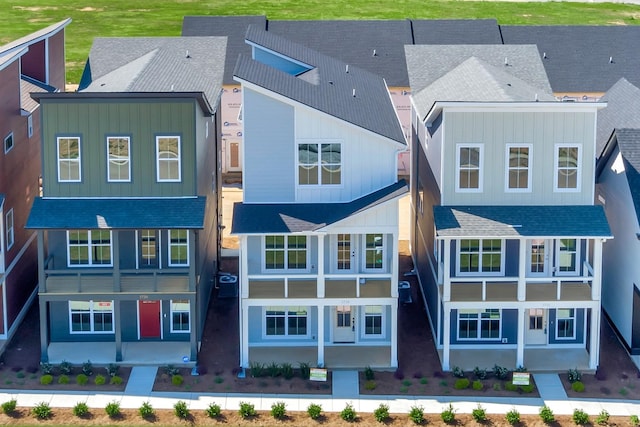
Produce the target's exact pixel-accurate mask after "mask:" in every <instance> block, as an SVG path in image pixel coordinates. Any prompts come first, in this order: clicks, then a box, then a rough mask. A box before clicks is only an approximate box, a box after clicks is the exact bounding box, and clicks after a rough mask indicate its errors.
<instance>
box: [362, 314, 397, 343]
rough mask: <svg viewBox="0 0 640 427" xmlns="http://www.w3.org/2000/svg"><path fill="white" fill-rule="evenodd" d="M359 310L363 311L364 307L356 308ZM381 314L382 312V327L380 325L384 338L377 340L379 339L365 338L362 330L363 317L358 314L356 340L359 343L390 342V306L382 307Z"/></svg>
mask: <svg viewBox="0 0 640 427" xmlns="http://www.w3.org/2000/svg"><path fill="white" fill-rule="evenodd" d="M358 309H359V310H362V311H364V306H361V307H359V308H358ZM383 312H384V320H385V322H384V325H382V327H383V329H384V333H383V335H384V338H379V337H367V336H366V335H364V328H365V324H364V315H363V313H359V316H358V319H359V322H358V323H359V327H358V337H359V338H358V339H359V340H360V341H361V342H390V341H391V307H390V306H384V307H383Z"/></svg>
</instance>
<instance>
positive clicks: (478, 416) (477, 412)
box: [471, 404, 487, 423]
mask: <svg viewBox="0 0 640 427" xmlns="http://www.w3.org/2000/svg"><path fill="white" fill-rule="evenodd" d="M471 416H472V417H473V419H474V420H476V422H478V423H483V422H485V421H486V420H487V411H485V409H484V408H483V407H482V406H480V404H478V407H477V408H475V409H473V410H472V411H471Z"/></svg>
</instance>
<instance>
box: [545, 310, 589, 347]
mask: <svg viewBox="0 0 640 427" xmlns="http://www.w3.org/2000/svg"><path fill="white" fill-rule="evenodd" d="M584 314H585V309H583V308H578V309H576V312H575V315H576V317H575V328H576V337H575V339H558V338H556V315H557V313H556V310H549V344H583V343H584V342H585V332H586V331H585V328H584Z"/></svg>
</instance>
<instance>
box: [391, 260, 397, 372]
mask: <svg viewBox="0 0 640 427" xmlns="http://www.w3.org/2000/svg"><path fill="white" fill-rule="evenodd" d="M396 258H397V257H396ZM391 367H392V368H397V367H398V301H397V300H396V301H394V302H393V303H392V304H391Z"/></svg>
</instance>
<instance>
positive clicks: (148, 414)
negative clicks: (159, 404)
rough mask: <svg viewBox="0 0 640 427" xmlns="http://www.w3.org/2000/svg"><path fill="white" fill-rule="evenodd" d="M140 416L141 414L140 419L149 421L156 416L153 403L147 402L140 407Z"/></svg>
mask: <svg viewBox="0 0 640 427" xmlns="http://www.w3.org/2000/svg"><path fill="white" fill-rule="evenodd" d="M138 414H140V417H142V418H144V419H145V420H148V419H150V418H152V417H153V416H154V415H155V411H154V410H153V406H151V403H149V401H147V402H144V403H142V405H140V407H139V408H138Z"/></svg>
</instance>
